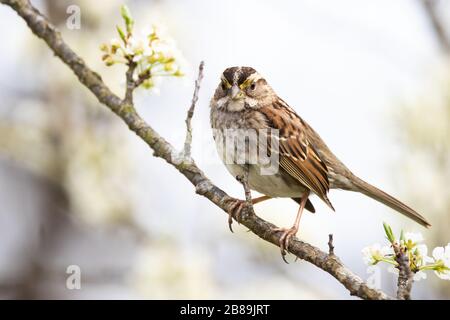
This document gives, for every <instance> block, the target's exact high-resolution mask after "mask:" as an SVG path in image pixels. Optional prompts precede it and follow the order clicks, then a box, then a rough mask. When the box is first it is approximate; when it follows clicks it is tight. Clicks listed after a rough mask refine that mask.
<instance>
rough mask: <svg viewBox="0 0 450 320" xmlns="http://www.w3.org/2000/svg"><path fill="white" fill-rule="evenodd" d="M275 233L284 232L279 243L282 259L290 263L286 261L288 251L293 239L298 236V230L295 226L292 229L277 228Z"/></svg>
mask: <svg viewBox="0 0 450 320" xmlns="http://www.w3.org/2000/svg"><path fill="white" fill-rule="evenodd" d="M275 232H282V235H281V237H280V243H279V245H280V250H281V257H282V258H283V261H284V262H286V263H288V262H287V260H286V251H287V250H288V249H289V243H290V242H291V239H292V237H295V235H296V234H297V232H298V228H297V227H296V226H293V227H291V228H276V229H275Z"/></svg>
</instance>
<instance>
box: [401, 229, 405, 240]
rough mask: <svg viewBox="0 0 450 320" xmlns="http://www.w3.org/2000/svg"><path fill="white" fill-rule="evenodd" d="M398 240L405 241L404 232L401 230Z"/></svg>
mask: <svg viewBox="0 0 450 320" xmlns="http://www.w3.org/2000/svg"><path fill="white" fill-rule="evenodd" d="M400 241H403V242H404V241H405V233H404V232H403V230H402V231H400Z"/></svg>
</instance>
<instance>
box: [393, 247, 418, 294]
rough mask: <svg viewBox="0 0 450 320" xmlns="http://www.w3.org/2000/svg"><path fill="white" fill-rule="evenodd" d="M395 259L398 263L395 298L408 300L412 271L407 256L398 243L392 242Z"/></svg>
mask: <svg viewBox="0 0 450 320" xmlns="http://www.w3.org/2000/svg"><path fill="white" fill-rule="evenodd" d="M392 247H393V249H394V253H395V261H397V263H398V270H399V272H398V280H397V299H400V300H410V299H411V289H412V284H413V281H414V273H413V272H412V271H411V267H410V266H409V257H408V255H407V254H405V252H404V251H403V250H402V248H401V247H400V246H399V245H398V244H393V246H392Z"/></svg>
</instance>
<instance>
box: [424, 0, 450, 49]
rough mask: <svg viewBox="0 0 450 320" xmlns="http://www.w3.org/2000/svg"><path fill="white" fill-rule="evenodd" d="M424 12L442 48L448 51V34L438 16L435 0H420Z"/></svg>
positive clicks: (449, 46) (449, 44) (449, 39)
mask: <svg viewBox="0 0 450 320" xmlns="http://www.w3.org/2000/svg"><path fill="white" fill-rule="evenodd" d="M421 2H422V4H423V7H424V9H425V13H426V14H427V16H428V18H429V21H430V23H431V27H432V28H433V31H434V34H435V35H436V38H437V40H438V41H439V44H440V45H441V47H442V50H443V51H444V52H445V53H446V54H449V53H450V38H449V37H450V35H448V34H447V32H446V30H445V27H444V24H443V22H442V21H441V19H440V18H439V14H438V12H437V10H436V1H435V0H421Z"/></svg>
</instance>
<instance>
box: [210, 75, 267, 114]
mask: <svg viewBox="0 0 450 320" xmlns="http://www.w3.org/2000/svg"><path fill="white" fill-rule="evenodd" d="M272 95H273V91H272V89H271V88H270V86H269V85H268V84H267V81H266V80H265V79H264V78H263V77H262V76H261V75H260V74H259V73H258V72H256V70H255V69H253V68H251V67H231V68H227V69H225V71H224V72H223V73H222V76H221V79H220V84H219V86H218V87H217V89H216V92H215V94H214V98H213V106H215V107H217V108H225V109H226V110H227V111H230V112H239V111H242V110H244V109H246V108H253V109H256V108H260V107H262V106H264V105H266V104H267V103H268V102H270V101H269V100H270V99H271V98H272Z"/></svg>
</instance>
